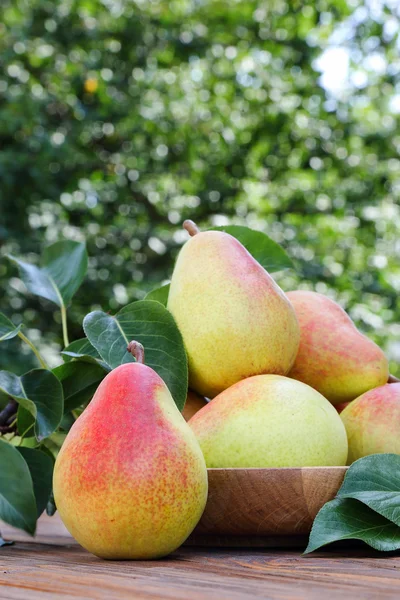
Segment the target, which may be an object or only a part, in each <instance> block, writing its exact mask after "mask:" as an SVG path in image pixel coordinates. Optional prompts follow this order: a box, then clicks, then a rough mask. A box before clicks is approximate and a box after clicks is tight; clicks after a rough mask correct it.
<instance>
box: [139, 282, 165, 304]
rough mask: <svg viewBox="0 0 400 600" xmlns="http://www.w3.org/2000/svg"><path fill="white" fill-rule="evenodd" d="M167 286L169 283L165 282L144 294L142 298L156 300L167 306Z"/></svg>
mask: <svg viewBox="0 0 400 600" xmlns="http://www.w3.org/2000/svg"><path fill="white" fill-rule="evenodd" d="M169 288H170V284H169V283H166V284H165V285H162V286H161V287H158V288H156V289H155V290H152V291H151V292H149V293H148V294H146V296H145V298H144V299H145V300H155V301H156V302H160V303H161V304H163V305H164V306H167V302H168V294H169Z"/></svg>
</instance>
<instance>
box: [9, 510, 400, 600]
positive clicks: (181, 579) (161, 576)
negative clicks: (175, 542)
mask: <svg viewBox="0 0 400 600" xmlns="http://www.w3.org/2000/svg"><path fill="white" fill-rule="evenodd" d="M1 531H2V533H3V536H4V537H6V538H10V537H11V536H13V537H14V539H19V540H20V541H18V542H17V543H16V544H15V545H13V546H5V547H3V548H0V599H1V600H46V599H49V600H50V599H51V600H56V599H59V598H62V599H66V598H71V599H72V598H73V599H74V600H80V599H85V600H86V599H92V598H93V599H103V598H104V599H107V600H119V599H122V598H124V599H125V598H131V599H135V600H136V599H142V598H143V599H159V598H170V599H182V600H225V599H229V600H239V599H240V600H250V599H254V598H265V599H267V598H278V599H299V598H304V599H307V600H310V599H314V598H315V599H316V600H317V599H318V600H321V599H322V600H335V599H336V598H338V599H339V598H340V600H348V599H352V598H360V599H361V598H362V599H363V600H365V599H376V600H378V599H382V598H383V599H386V598H397V599H398V598H400V556H395V555H382V554H378V553H375V552H373V551H369V550H365V549H361V548H359V549H353V550H351V551H349V550H346V551H344V550H335V551H334V552H332V551H331V552H319V553H316V554H314V555H311V556H306V557H303V556H302V555H301V553H300V552H299V551H294V550H291V551H288V550H261V549H258V550H256V549H240V550H238V549H210V548H208V549H205V548H193V547H183V548H180V549H179V550H178V551H177V552H175V553H174V554H173V555H172V556H170V557H168V558H165V559H163V560H157V561H148V562H144V561H140V562H123V561H118V562H105V561H102V560H100V559H98V558H96V557H94V556H92V555H90V554H89V553H88V552H86V551H85V550H83V549H82V548H81V547H80V546H78V545H77V544H76V543H75V542H74V541H73V540H72V538H70V537H69V535H68V533H67V532H66V530H65V529H64V528H63V526H62V524H61V523H60V521H59V520H58V518H57V517H53V518H52V519H49V518H45V519H41V521H40V522H39V527H38V533H37V536H36V539H35V540H34V542H32V541H27V539H28V538H27V536H25V535H24V534H21V532H16V531H15V530H11V528H9V527H7V526H4V525H3V526H2V528H1Z"/></svg>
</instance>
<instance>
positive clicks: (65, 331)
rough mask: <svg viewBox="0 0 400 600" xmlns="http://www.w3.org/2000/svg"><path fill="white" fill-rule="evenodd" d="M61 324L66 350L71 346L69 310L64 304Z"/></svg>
mask: <svg viewBox="0 0 400 600" xmlns="http://www.w3.org/2000/svg"><path fill="white" fill-rule="evenodd" d="M61 323H62V331H63V338H64V348H66V347H67V346H69V340H68V327H67V309H66V308H65V306H64V304H62V305H61Z"/></svg>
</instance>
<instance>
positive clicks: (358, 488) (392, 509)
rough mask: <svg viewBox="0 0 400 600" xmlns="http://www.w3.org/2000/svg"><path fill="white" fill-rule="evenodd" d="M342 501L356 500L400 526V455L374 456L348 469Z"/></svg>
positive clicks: (341, 495) (361, 460)
mask: <svg viewBox="0 0 400 600" xmlns="http://www.w3.org/2000/svg"><path fill="white" fill-rule="evenodd" d="M337 497H338V498H353V499H354V500H359V501H360V502H363V504H365V505H366V506H368V507H369V508H371V509H372V510H374V511H375V512H377V513H379V514H380V515H382V516H383V517H386V518H387V519H389V521H392V522H393V523H395V524H396V525H398V526H400V456H399V455H398V454H371V455H370V456H365V457H364V458H360V459H359V460H356V461H355V462H354V463H353V464H352V465H351V466H350V468H349V469H348V471H347V473H346V476H345V478H344V481H343V483H342V486H341V488H340V490H339V492H338V494H337Z"/></svg>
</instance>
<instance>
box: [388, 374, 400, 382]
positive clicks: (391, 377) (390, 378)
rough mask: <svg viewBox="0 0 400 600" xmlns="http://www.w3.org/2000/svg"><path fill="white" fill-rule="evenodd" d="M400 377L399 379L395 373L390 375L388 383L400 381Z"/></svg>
mask: <svg viewBox="0 0 400 600" xmlns="http://www.w3.org/2000/svg"><path fill="white" fill-rule="evenodd" d="M399 382H400V379H397V377H395V376H394V375H389V379H388V383H399Z"/></svg>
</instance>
